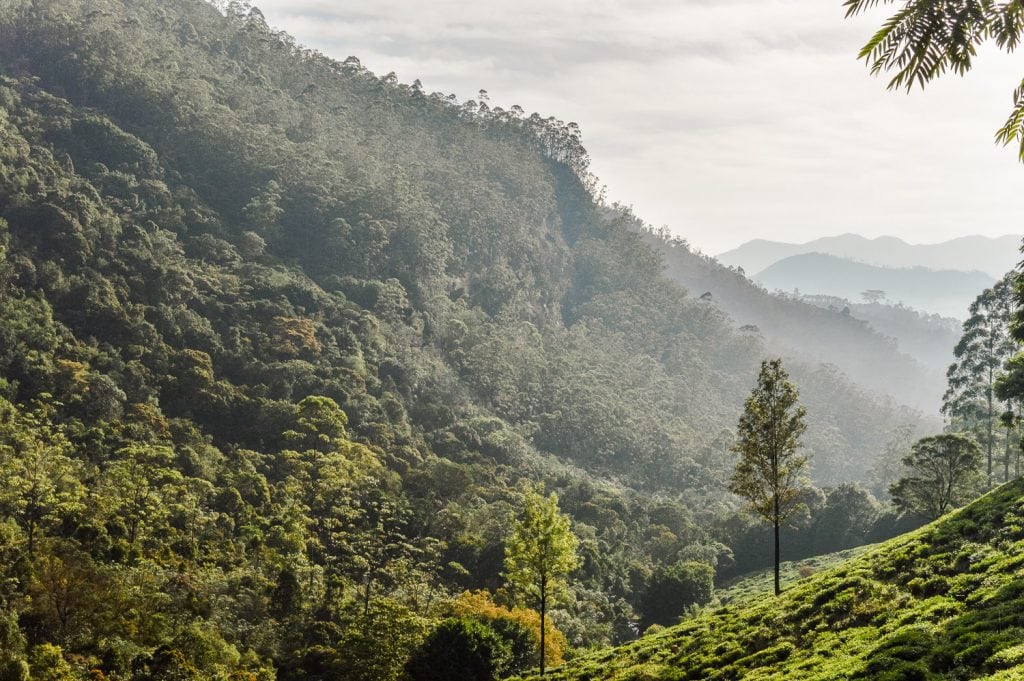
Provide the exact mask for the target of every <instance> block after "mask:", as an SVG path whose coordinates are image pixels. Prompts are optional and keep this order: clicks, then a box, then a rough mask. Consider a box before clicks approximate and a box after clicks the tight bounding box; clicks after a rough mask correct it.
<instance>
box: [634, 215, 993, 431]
mask: <svg viewBox="0 0 1024 681" xmlns="http://www.w3.org/2000/svg"><path fill="white" fill-rule="evenodd" d="M633 225H634V228H635V229H636V230H637V231H638V232H639V233H641V235H642V237H643V239H644V241H645V242H646V243H648V244H650V245H651V246H652V247H653V248H654V249H655V250H656V251H657V252H659V253H660V254H661V255H662V257H663V258H664V262H665V274H666V275H667V276H668V277H670V278H671V279H672V280H673V281H676V282H677V283H679V284H682V285H683V286H685V287H686V288H688V289H689V290H690V291H691V292H693V294H694V295H695V296H703V298H704V300H705V302H706V303H707V304H708V305H709V306H713V307H716V308H718V309H721V310H722V311H723V312H725V313H726V314H728V315H729V317H730V318H732V320H733V322H734V324H735V325H737V326H738V327H739V328H741V329H744V330H745V331H746V332H747V333H750V334H753V335H758V336H761V337H763V339H764V342H765V343H766V345H767V346H768V348H770V349H771V350H772V351H773V352H776V353H781V354H784V355H787V356H794V357H800V358H803V359H804V360H805V361H806V360H814V361H818V362H824V363H828V364H832V365H835V366H836V367H838V368H839V369H840V370H841V371H843V372H844V373H845V374H846V375H847V376H849V377H850V378H851V379H853V380H854V381H855V382H856V383H857V384H859V385H863V386H865V387H867V388H868V389H870V390H874V391H877V392H880V393H883V394H888V395H891V396H892V397H894V398H895V399H897V400H899V401H900V402H902V403H903V404H910V405H913V406H915V407H917V408H919V409H921V410H923V411H924V412H925V413H928V414H937V413H938V410H939V404H940V402H941V395H942V392H943V390H944V389H945V369H946V366H947V365H948V364H949V361H950V360H951V358H952V352H953V346H954V345H955V344H956V340H957V338H958V335H956V334H954V335H953V336H952V337H951V338H950V343H949V347H948V348H946V355H947V358H946V359H945V360H944V362H943V363H942V364H941V365H940V366H938V367H936V366H935V365H934V364H933V365H930V366H929V365H928V364H927V363H926V362H923V361H915V359H914V358H913V357H912V356H910V355H909V354H907V351H906V350H902V349H901V348H900V347H899V345H898V344H897V342H896V340H895V338H894V336H895V335H896V334H895V333H890V332H888V331H889V330H890V329H891V328H892V325H879V326H881V327H882V328H881V329H879V328H878V327H873V326H872V325H870V324H869V323H868V322H867V321H865V318H864V317H862V316H857V315H853V314H850V312H849V310H846V311H844V307H845V306H843V307H839V308H835V309H828V306H824V307H823V306H821V305H817V304H811V303H808V302H806V301H804V300H802V298H801V297H800V296H796V295H779V294H778V293H772V292H769V291H767V290H765V289H764V288H762V287H760V286H758V285H757V284H755V283H754V282H752V281H751V280H750V279H749V278H748V277H747V276H746V274H745V273H744V272H743V271H742V270H738V269H734V268H728V267H724V266H722V265H721V264H719V263H718V261H717V260H715V259H714V258H710V257H707V256H704V255H701V254H700V253H696V252H694V251H693V250H691V249H690V247H689V246H688V245H687V244H686V243H685V241H683V240H680V239H676V238H673V237H670V236H669V235H667V234H665V233H659V232H656V231H654V230H651V229H644V228H643V225H642V224H641V223H640V222H639V221H638V220H636V219H635V218H634V220H633ZM979 290H981V289H980V288H979ZM808 293H810V292H808ZM964 309H965V310H966V305H965V306H964ZM876 329H877V330H876ZM879 330H881V331H882V333H879V332H878V331H879ZM929 335H930V334H929ZM943 337H945V338H949V336H948V335H946V336H943ZM933 340H934V339H933Z"/></svg>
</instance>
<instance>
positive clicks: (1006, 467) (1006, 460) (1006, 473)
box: [1003, 428, 1012, 482]
mask: <svg viewBox="0 0 1024 681" xmlns="http://www.w3.org/2000/svg"><path fill="white" fill-rule="evenodd" d="M1011 439H1012V438H1011V437H1010V429H1009V428H1007V429H1006V456H1004V457H1003V482H1010V442H1011Z"/></svg>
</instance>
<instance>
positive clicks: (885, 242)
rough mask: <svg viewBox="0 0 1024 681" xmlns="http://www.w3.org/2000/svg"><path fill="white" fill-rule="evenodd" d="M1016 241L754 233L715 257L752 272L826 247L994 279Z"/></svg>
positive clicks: (882, 261) (883, 262)
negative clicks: (796, 240) (802, 238)
mask: <svg viewBox="0 0 1024 681" xmlns="http://www.w3.org/2000/svg"><path fill="white" fill-rule="evenodd" d="M1020 245H1021V235H1017V234H1009V235H1006V236H1000V237H986V236H965V237H961V238H958V239H952V240H950V241H944V242H942V243H937V244H909V243H907V242H906V241H904V240H902V239H899V238H896V237H891V236H882V237H878V238H876V239H868V238H866V237H863V236H860V235H857V234H842V235H839V236H829V237H823V238H821V239H815V240H814V241H808V242H807V243H804V244H792V243H783V242H780V241H767V240H765V239H755V240H753V241H748V242H747V243H745V244H743V245H742V246H740V247H739V248H735V249H733V250H731V251H726V252H725V253H722V254H720V255H718V256H717V258H718V261H719V262H721V263H722V264H724V265H733V266H736V267H742V268H743V269H744V270H745V271H746V272H747V273H752V272H761V271H763V270H765V269H767V268H768V267H770V266H771V265H773V264H774V263H776V262H778V261H780V260H783V259H784V258H788V257H790V256H794V255H801V254H806V253H825V254H828V255H834V256H839V257H841V258H848V259H852V260H857V261H860V262H863V263H867V264H870V265H877V266H880V267H927V268H930V269H934V270H961V271H965V272H969V271H972V270H980V271H981V272H985V273H986V274H988V275H989V276H990V277H991V278H992V279H993V280H995V279H999V278H1000V277H1002V276H1003V275H1004V274H1005V273H1006V272H1008V271H1009V270H1010V269H1012V268H1013V267H1014V266H1015V265H1016V264H1017V262H1019V261H1020V260H1021V254H1020V251H1019V249H1020ZM873 288H879V287H878V286H875V287H873ZM814 293H822V291H814ZM961 314H962V313H961Z"/></svg>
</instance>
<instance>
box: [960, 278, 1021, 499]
mask: <svg viewBox="0 0 1024 681" xmlns="http://www.w3.org/2000/svg"><path fill="white" fill-rule="evenodd" d="M1014 276H1015V273H1013V272H1011V273H1009V274H1007V275H1006V276H1005V277H1003V278H1002V279H1001V280H1000V281H998V282H997V283H996V285H995V286H993V287H992V288H989V289H985V290H984V291H982V292H981V294H980V295H979V296H978V297H977V298H976V299H975V300H974V302H973V303H971V306H970V308H969V309H968V312H969V315H970V316H969V317H968V319H967V321H965V322H964V325H963V336H961V338H960V341H959V342H958V343H957V345H956V348H954V350H953V354H954V356H955V358H956V361H955V362H954V363H953V364H952V365H950V367H949V371H947V372H946V376H947V378H948V380H949V388H948V389H947V390H946V394H945V396H944V398H943V405H942V411H943V413H944V414H946V416H948V417H949V419H950V420H951V422H952V423H953V425H954V426H955V427H957V428H958V429H961V430H968V431H973V432H975V433H976V434H977V437H978V439H979V440H980V441H981V442H982V443H983V445H984V448H985V456H986V473H987V476H988V485H989V487H991V486H992V481H993V462H994V458H995V456H994V451H995V448H996V427H997V425H998V424H997V421H998V419H999V416H1000V414H1001V413H1002V412H1004V411H1007V410H1008V409H1009V407H1010V405H1009V404H1004V405H1002V406H1000V405H998V404H997V401H998V400H997V397H998V396H997V395H996V383H997V382H998V380H999V377H1000V374H1001V373H1002V370H1003V365H1004V364H1005V363H1006V362H1007V361H1008V360H1009V359H1010V358H1011V357H1013V354H1014V352H1016V351H1017V348H1018V344H1017V341H1015V340H1014V338H1013V337H1012V336H1011V334H1010V322H1011V320H1012V318H1013V314H1014V312H1015V311H1016V307H1017V303H1016V295H1015V293H1014V289H1013V279H1014Z"/></svg>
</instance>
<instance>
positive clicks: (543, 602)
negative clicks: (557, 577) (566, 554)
mask: <svg viewBox="0 0 1024 681" xmlns="http://www.w3.org/2000/svg"><path fill="white" fill-rule="evenodd" d="M546 581H547V580H545V579H542V580H541V587H540V588H541V593H540V675H541V676H542V677H543V676H544V652H545V651H544V633H545V632H544V629H545V628H546V627H545V626H544V619H545V617H546V615H547V605H548V599H547V593H546V591H547V588H546V586H547V585H546V584H545V582H546Z"/></svg>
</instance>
